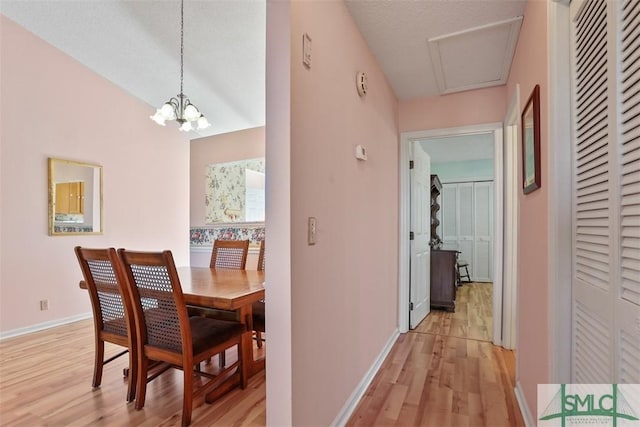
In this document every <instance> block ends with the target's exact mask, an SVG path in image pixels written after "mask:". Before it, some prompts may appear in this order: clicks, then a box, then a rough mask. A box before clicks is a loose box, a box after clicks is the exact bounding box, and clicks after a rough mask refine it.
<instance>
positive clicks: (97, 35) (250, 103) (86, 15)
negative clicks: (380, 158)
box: [0, 0, 525, 137]
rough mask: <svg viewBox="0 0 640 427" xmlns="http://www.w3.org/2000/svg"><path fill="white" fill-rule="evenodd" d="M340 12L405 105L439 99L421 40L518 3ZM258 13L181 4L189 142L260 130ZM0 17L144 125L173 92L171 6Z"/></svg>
mask: <svg viewBox="0 0 640 427" xmlns="http://www.w3.org/2000/svg"><path fill="white" fill-rule="evenodd" d="M294 1H300V0H294ZM323 1H330V0H323ZM334 1H336V0H334ZM346 4H347V7H348V8H349V11H350V12H351V14H352V15H353V17H354V20H355V22H356V23H357V25H358V26H359V27H360V29H361V31H362V33H363V35H364V37H365V39H366V40H367V43H368V45H369V47H370V48H371V50H372V51H373V53H374V54H375V56H376V57H377V60H378V62H379V63H380V65H381V67H382V69H383V71H384V72H385V74H386V75H387V78H388V79H389V82H390V83H391V86H392V87H393V89H394V91H395V93H396V96H397V97H398V98H399V99H401V100H407V99H411V98H419V97H423V96H433V95H437V94H438V93H439V91H438V86H437V83H436V79H435V76H434V71H433V66H432V64H431V58H430V52H429V48H428V43H427V40H429V39H431V38H435V37H440V36H444V35H447V34H451V33H455V32H460V31H465V30H468V29H470V28H474V27H478V26H482V25H487V24H491V23H495V22H498V21H502V20H506V19H510V18H514V17H517V16H521V15H522V14H523V12H524V4H525V0H416V1H408V0H347V1H346ZM265 11H266V5H265V0H185V35H184V36H185V78H184V93H185V94H186V95H188V96H189V98H190V99H191V101H192V102H193V103H194V104H195V105H196V106H198V108H199V109H200V110H201V111H202V112H203V113H204V114H205V115H206V116H207V118H208V119H209V121H210V122H211V124H212V127H211V128H209V129H207V130H206V131H201V132H200V133H199V134H195V133H193V137H197V136H207V135H213V134H219V133H225V132H230V131H234V130H239V129H246V128H251V127H257V126H263V125H264V123H265V30H266V28H265V27H266V14H265ZM0 12H1V13H2V14H4V15H6V16H8V17H9V18H11V19H12V20H14V21H15V22H17V23H18V24H20V25H21V26H23V27H25V28H27V29H28V30H30V31H32V32H33V33H35V34H36V35H38V36H39V37H41V38H43V39H45V40H47V41H48V42H49V43H51V44H52V45H54V46H56V47H57V48H59V49H60V50H62V51H64V52H66V53H67V54H69V55H70V56H72V57H73V58H75V59H76V60H78V61H79V62H81V63H83V64H84V65H86V66H87V67H88V68H90V69H92V70H94V71H95V72H97V73H98V74H100V75H102V76H103V77H105V78H106V79H108V80H110V81H112V82H113V83H115V84H116V85H118V86H120V87H121V88H123V89H124V90H125V91H127V92H129V93H130V94H132V95H133V96H135V97H137V98H139V99H141V100H142V101H144V102H147V103H148V104H149V114H150V115H151V114H152V113H153V112H154V111H155V108H156V107H159V106H160V105H162V103H164V102H165V101H166V100H168V99H169V98H170V97H172V96H175V95H176V94H177V93H178V92H179V76H180V63H179V59H180V56H179V52H180V27H179V17H180V2H179V1H177V0H135V1H134V0H128V1H123V0H83V1H81V0H1V2H0ZM489 47H491V46H489ZM495 48H496V49H499V47H495ZM499 56H500V52H497V53H496V52H495V51H494V54H487V55H486V56H484V55H480V56H479V57H476V59H474V63H471V64H470V63H468V61H467V60H466V58H464V57H460V58H456V57H455V55H454V58H448V59H449V65H448V66H449V67H450V68H449V70H450V71H451V70H453V71H452V73H453V72H455V70H456V68H459V69H468V70H474V69H477V70H479V71H482V70H486V66H487V65H488V64H487V63H488V62H491V61H495V58H496V57H499ZM451 59H453V62H451ZM456 61H457V62H456ZM451 67H453V68H451ZM463 67H464V68H463ZM451 75H452V76H453V74H451ZM469 78H473V77H469V76H467V75H466V74H465V79H467V80H468V79H469ZM479 78H485V79H486V76H480V77H479ZM172 125H175V123H169V124H167V126H172Z"/></svg>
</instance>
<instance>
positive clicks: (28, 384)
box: [0, 320, 266, 426]
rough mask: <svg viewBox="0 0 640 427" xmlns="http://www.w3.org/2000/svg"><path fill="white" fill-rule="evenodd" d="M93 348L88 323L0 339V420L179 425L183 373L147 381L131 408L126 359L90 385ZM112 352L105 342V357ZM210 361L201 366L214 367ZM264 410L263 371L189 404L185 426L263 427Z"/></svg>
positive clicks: (2, 422)
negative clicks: (242, 385) (137, 405)
mask: <svg viewBox="0 0 640 427" xmlns="http://www.w3.org/2000/svg"><path fill="white" fill-rule="evenodd" d="M93 346H94V344H93V324H92V321H91V320H85V321H81V322H76V323H72V324H69V325H65V326H60V327H57V328H52V329H49V330H47V331H42V332H35V333H32V334H29V335H25V336H22V337H18V338H12V339H7V340H4V341H2V342H0V425H2V426H44V425H47V426H86V425H105V426H131V425H136V426H137V425H141V426H168V425H179V424H180V421H181V415H182V372H180V371H176V370H169V371H167V372H165V373H164V374H162V375H161V376H160V377H158V378H157V379H155V380H154V381H152V382H151V383H149V386H148V387H147V398H146V403H145V406H144V408H143V409H142V410H140V411H136V410H135V409H134V407H133V404H127V403H126V392H127V387H126V381H125V380H124V379H123V376H122V369H123V368H125V367H126V366H127V362H128V361H127V357H126V356H123V357H121V358H119V359H116V361H114V362H111V363H109V364H107V365H106V366H105V369H104V373H103V375H102V385H101V387H100V388H97V389H95V390H93V389H92V387H91V378H92V375H93ZM263 348H264V347H263ZM119 350H120V347H118V346H115V345H111V344H109V343H107V344H106V348H105V353H106V356H107V357H108V356H111V355H113V354H116V353H117V352H118V351H119ZM261 351H262V350H261ZM233 353H234V352H228V353H227V361H228V363H232V362H233V361H234V360H235V359H236V357H237V355H236V354H233ZM256 355H257V354H256ZM215 360H217V358H215V359H214V362H212V363H211V365H207V366H205V369H215V368H216V365H215V363H216V362H215ZM265 408H266V406H265V374H264V372H263V373H260V374H257V375H255V376H254V377H252V378H251V379H250V380H249V386H248V387H247V388H246V389H245V390H240V389H235V390H233V391H232V392H230V393H229V394H227V395H226V396H224V397H223V398H221V399H220V400H218V401H217V402H215V403H214V404H211V405H209V404H206V403H204V401H203V399H202V398H201V399H199V400H197V401H195V402H194V410H193V415H192V419H193V422H192V425H193V426H210V425H234V426H254V425H259V426H263V425H265V422H266V412H265V411H266V409H265Z"/></svg>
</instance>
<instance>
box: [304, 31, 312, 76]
mask: <svg viewBox="0 0 640 427" xmlns="http://www.w3.org/2000/svg"><path fill="white" fill-rule="evenodd" d="M302 63H303V64H304V65H305V67H307V68H311V37H309V34H307V33H304V34H303V35H302Z"/></svg>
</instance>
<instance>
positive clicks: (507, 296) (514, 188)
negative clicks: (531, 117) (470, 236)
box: [502, 84, 520, 350]
mask: <svg viewBox="0 0 640 427" xmlns="http://www.w3.org/2000/svg"><path fill="white" fill-rule="evenodd" d="M514 128H515V130H516V132H515V135H514V133H513V129H514ZM519 147H520V85H519V84H516V85H515V88H514V93H513V96H512V98H511V103H510V105H509V108H508V109H507V114H506V117H505V120H504V154H505V182H510V183H512V185H511V186H510V187H508V186H507V185H505V188H504V204H505V205H504V208H505V209H504V215H505V217H504V221H505V224H504V225H505V227H504V249H505V250H504V273H503V274H504V289H503V295H504V309H503V319H502V346H503V347H504V348H506V349H510V350H514V349H517V348H518V334H517V329H518V296H517V295H518V230H519V226H520V203H519V202H520V200H519V198H518V197H519V195H520V179H519V178H518V163H519V159H520V149H519ZM509 190H510V191H509ZM508 225H509V226H508Z"/></svg>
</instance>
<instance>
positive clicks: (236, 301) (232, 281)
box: [80, 267, 265, 402]
mask: <svg viewBox="0 0 640 427" xmlns="http://www.w3.org/2000/svg"><path fill="white" fill-rule="evenodd" d="M177 270H178V278H179V279H180V286H181V288H182V293H183V295H184V300H185V303H186V304H188V305H196V306H201V307H205V308H214V309H219V310H228V311H234V312H235V313H236V318H237V320H238V321H240V322H241V323H243V324H245V325H246V330H247V332H245V333H244V334H243V336H242V350H241V353H242V354H240V355H238V357H239V358H240V357H241V359H242V363H243V364H245V366H246V367H247V369H246V372H247V374H248V377H251V376H253V375H255V374H256V373H258V372H260V371H262V370H264V369H265V358H264V357H261V358H258V359H254V355H253V310H252V305H253V303H254V302H257V301H260V300H263V299H264V297H265V294H264V271H254V270H223V269H215V268H209V267H177ZM80 288H82V289H86V288H87V285H86V283H85V282H84V280H81V281H80ZM221 392H223V390H218V392H216V390H214V392H213V393H210V394H209V395H207V396H206V401H207V402H212V401H214V400H216V399H217V398H218V397H220V394H221Z"/></svg>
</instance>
